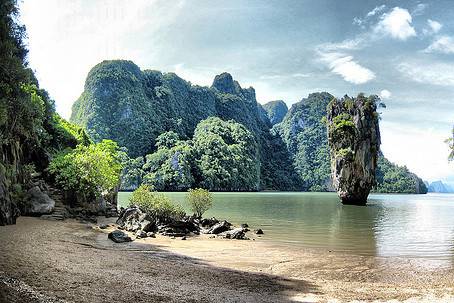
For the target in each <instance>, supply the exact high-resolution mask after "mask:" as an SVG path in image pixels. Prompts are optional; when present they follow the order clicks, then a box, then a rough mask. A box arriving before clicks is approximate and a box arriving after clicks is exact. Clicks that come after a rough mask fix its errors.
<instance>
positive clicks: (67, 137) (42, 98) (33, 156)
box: [0, 0, 119, 225]
mask: <svg viewBox="0 0 454 303" xmlns="http://www.w3.org/2000/svg"><path fill="white" fill-rule="evenodd" d="M17 20H18V11H17V7H16V1H13V0H6V1H2V2H1V4H0V50H1V51H0V66H1V68H0V225H6V224H14V223H15V222H16V218H17V217H18V216H19V215H20V214H29V215H41V214H43V213H46V214H48V213H51V212H53V210H54V208H55V204H56V201H54V200H53V199H51V197H49V195H50V193H51V192H52V190H51V189H53V188H52V187H51V186H54V185H55V186H56V187H57V188H55V189H56V190H60V189H61V190H64V188H63V184H62V183H61V184H60V185H62V186H59V184H56V183H55V178H56V176H57V175H56V174H53V173H52V171H49V165H50V164H51V163H52V162H55V161H58V160H56V159H58V158H59V157H60V156H59V155H62V154H65V155H68V158H67V159H66V160H67V161H66V163H65V165H66V164H68V165H69V164H73V163H75V161H82V160H84V161H85V162H84V163H81V162H79V164H80V166H79V168H80V169H84V170H85V168H86V167H87V164H89V165H93V164H94V163H102V161H100V160H102V157H101V158H100V157H91V160H87V158H83V157H79V153H78V152H74V151H75V150H76V151H79V150H80V149H81V148H82V147H79V146H86V148H91V140H90V139H89V137H88V135H87V134H86V133H85V131H84V130H83V129H82V128H81V127H79V126H76V125H74V124H71V123H69V122H67V121H65V120H64V119H62V118H61V117H60V116H59V115H58V114H57V113H56V112H55V106H54V101H53V100H51V99H50V98H49V95H48V93H47V92H46V91H45V90H44V89H42V88H40V86H39V83H38V81H37V79H36V77H35V75H34V73H33V71H32V70H31V69H30V68H29V67H28V64H27V49H26V47H25V45H24V37H25V35H26V33H25V27H24V26H22V25H20V24H19V23H18V21H17ZM88 154H89V152H88ZM69 155H72V156H74V157H71V158H70V157H69ZM85 156H87V153H86V154H85ZM98 156H99V155H98ZM73 172H74V171H72V173H73ZM63 173H64V172H63ZM63 173H62V171H60V170H59V171H58V175H62V174H63ZM108 173H109V172H106V171H104V170H102V169H101V170H98V171H97V174H98V175H102V174H108ZM81 175H82V174H80V175H78V176H73V178H67V184H65V185H68V184H69V183H74V182H79V181H81V179H80V177H81ZM65 177H68V175H66V176H65ZM57 178H58V177H57ZM113 178H115V176H113ZM116 178H117V180H116V181H117V184H118V181H119V180H118V179H119V171H118V173H117V175H116ZM86 181H87V182H86V183H85V185H90V186H94V185H93V184H94V183H96V182H97V180H94V179H89V180H86ZM57 183H58V182H57ZM111 185H113V184H111ZM115 186H116V185H115ZM115 186H112V187H115ZM110 189H112V188H110ZM99 190H100V188H96V190H95V191H94V192H95V193H96V195H97V196H98V197H99V196H100V194H101V193H100V191H99ZM74 193H75V194H78V195H81V194H82V193H86V188H85V187H84V188H78V189H76V190H75V191H74Z"/></svg>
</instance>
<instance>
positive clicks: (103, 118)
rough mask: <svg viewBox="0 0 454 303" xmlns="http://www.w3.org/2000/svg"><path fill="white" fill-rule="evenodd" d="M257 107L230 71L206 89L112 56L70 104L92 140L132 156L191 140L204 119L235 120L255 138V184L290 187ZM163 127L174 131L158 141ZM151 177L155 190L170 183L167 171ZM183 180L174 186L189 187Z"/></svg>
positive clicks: (283, 156)
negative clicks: (108, 142) (108, 141)
mask: <svg viewBox="0 0 454 303" xmlns="http://www.w3.org/2000/svg"><path fill="white" fill-rule="evenodd" d="M259 108H260V107H259V105H258V104H257V101H256V99H255V92H254V89H253V88H248V89H243V88H241V87H240V85H239V84H238V83H237V82H236V81H233V79H232V77H231V76H230V75H229V74H226V73H224V74H221V75H218V76H217V77H216V80H215V81H214V83H213V86H212V87H211V88H207V87H199V86H194V85H191V84H190V83H189V82H186V81H184V80H183V79H181V78H179V77H178V76H177V75H175V74H173V73H168V74H162V73H160V72H158V71H150V70H145V71H140V69H139V68H138V67H137V66H136V65H135V64H134V63H132V62H130V61H122V60H115V61H103V62H102V63H100V64H98V65H96V66H95V67H93V69H92V70H91V71H90V73H89V75H88V77H87V79H86V83H85V90H84V92H83V93H82V95H81V96H80V98H79V99H78V100H77V101H76V103H75V104H74V106H73V111H72V112H73V113H72V116H71V121H72V122H75V123H77V124H78V125H80V126H82V127H84V128H86V129H87V131H88V133H89V134H90V136H91V137H92V138H93V139H94V140H95V141H99V140H101V139H112V140H115V141H117V142H118V143H119V145H120V146H124V147H126V148H127V149H128V151H129V153H130V156H131V157H137V156H145V155H147V154H151V153H154V152H155V151H156V150H157V149H159V148H160V146H164V145H165V146H166V147H167V149H171V148H170V146H173V145H174V143H175V142H173V141H175V138H176V136H178V137H179V138H181V139H182V140H186V139H187V138H192V137H193V135H194V131H195V128H196V126H197V124H198V123H199V122H200V121H202V120H204V119H207V118H208V117H212V116H216V117H219V118H221V119H223V120H235V121H236V122H238V123H241V124H243V125H244V126H245V127H246V129H247V130H249V131H250V132H252V134H253V136H254V137H255V141H256V142H257V148H258V150H259V159H258V160H259V161H260V163H259V164H258V166H259V167H260V183H259V187H260V188H267V189H292V188H294V187H295V186H294V182H295V180H296V179H295V176H294V173H293V167H292V164H291V161H289V159H288V153H287V151H286V148H285V145H284V144H283V142H282V140H281V139H280V137H279V136H275V135H272V134H270V128H271V124H270V122H269V120H268V119H267V118H264V117H263V115H261V114H260V113H259V111H258V109H259ZM125 130H127V131H125ZM166 131H172V132H173V133H168V134H167V135H166V136H167V137H166V138H163V137H161V139H160V141H159V142H157V138H158V136H159V135H161V134H162V133H165V132H166ZM164 139H165V140H170V141H162V140H164ZM189 145H190V144H189ZM171 156H174V157H177V156H175V153H173V154H171V152H169V151H166V152H164V151H163V152H160V155H159V157H157V158H158V159H152V160H153V161H152V162H156V161H158V162H159V161H161V160H163V159H164V158H165V159H169V157H171ZM186 156H187V155H186V154H185V153H181V155H180V154H179V155H178V158H179V159H180V160H179V161H180V162H185V161H186V160H185V159H186ZM159 159H160V160H159ZM159 165H162V163H161V164H159ZM167 166H168V169H167V170H168V171H169V172H170V170H173V169H170V168H169V167H170V163H169V162H168V163H167ZM169 169H170V170H169ZM180 176H184V173H183V175H181V174H180ZM155 178H157V179H158V180H163V181H162V182H161V181H156V182H157V183H161V185H159V184H154V185H156V186H157V188H161V187H162V186H163V184H168V183H169V182H167V181H165V180H168V179H169V178H168V174H165V175H162V174H158V175H156V176H155V175H152V176H148V177H147V180H148V181H147V182H154V181H150V180H152V179H155ZM171 179H175V178H173V177H172V178H171ZM187 181H190V180H189V179H187V180H186V181H184V186H180V188H179V190H182V189H184V188H185V187H186V186H187V185H188V183H187ZM186 188H188V187H186ZM223 190H227V189H223Z"/></svg>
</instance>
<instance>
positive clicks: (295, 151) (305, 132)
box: [273, 92, 334, 191]
mask: <svg viewBox="0 0 454 303" xmlns="http://www.w3.org/2000/svg"><path fill="white" fill-rule="evenodd" d="M333 98H334V97H333V96H332V95H330V94H329V93H325V92H324V93H313V94H310V95H309V96H308V97H307V98H305V99H303V100H301V101H300V102H297V103H295V104H293V105H292V107H291V108H290V110H289V112H288V113H287V114H286V116H285V118H284V120H283V121H282V122H281V123H280V124H277V125H276V126H275V127H274V129H273V131H275V132H277V133H279V134H280V136H282V139H283V140H284V142H285V143H286V145H287V148H288V150H289V151H290V153H291V155H292V159H293V164H294V166H295V170H296V172H297V174H298V176H299V177H300V179H301V181H302V189H303V190H308V191H328V190H332V186H331V181H330V161H329V150H328V139H327V136H326V125H325V123H324V119H325V116H326V107H327V106H328V103H329V102H330V101H331V100H332V99H333Z"/></svg>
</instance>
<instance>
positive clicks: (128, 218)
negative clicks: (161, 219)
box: [117, 207, 156, 232]
mask: <svg viewBox="0 0 454 303" xmlns="http://www.w3.org/2000/svg"><path fill="white" fill-rule="evenodd" d="M117 224H118V225H119V226H121V227H122V228H124V229H125V230H127V231H132V232H136V231H138V230H142V231H144V232H150V231H156V220H154V218H152V217H151V216H150V215H148V214H147V213H145V212H143V211H142V210H141V209H140V208H138V207H130V208H127V209H124V210H123V211H122V212H121V213H120V215H119V217H118V219H117Z"/></svg>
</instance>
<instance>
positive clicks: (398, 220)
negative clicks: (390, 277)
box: [119, 192, 454, 263]
mask: <svg viewBox="0 0 454 303" xmlns="http://www.w3.org/2000/svg"><path fill="white" fill-rule="evenodd" d="M129 195H130V193H120V196H119V204H120V205H127V200H128V197H129ZM166 195H168V196H169V197H171V198H172V199H173V200H174V201H175V202H177V203H179V204H181V205H182V206H183V207H184V208H185V209H186V210H188V207H187V205H186V203H185V193H166ZM205 216H210V217H211V216H215V217H216V218H218V219H227V220H229V221H231V222H232V223H234V224H240V223H248V224H249V226H250V227H252V228H262V229H263V230H264V232H265V236H264V237H263V239H264V240H266V241H274V242H278V243H283V244H288V245H298V246H303V247H310V248H323V249H327V250H333V251H344V252H349V253H355V254H360V255H376V256H385V257H389V256H401V257H412V258H425V259H432V260H444V261H448V262H449V263H451V262H452V261H454V195H448V194H427V195H371V196H370V197H369V203H368V205H367V206H349V205H341V204H340V203H339V201H338V198H337V196H336V194H334V193H281V192H280V193H273V192H263V193H215V194H214V206H213V208H212V209H211V210H210V211H208V212H207V213H206V215H205Z"/></svg>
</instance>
